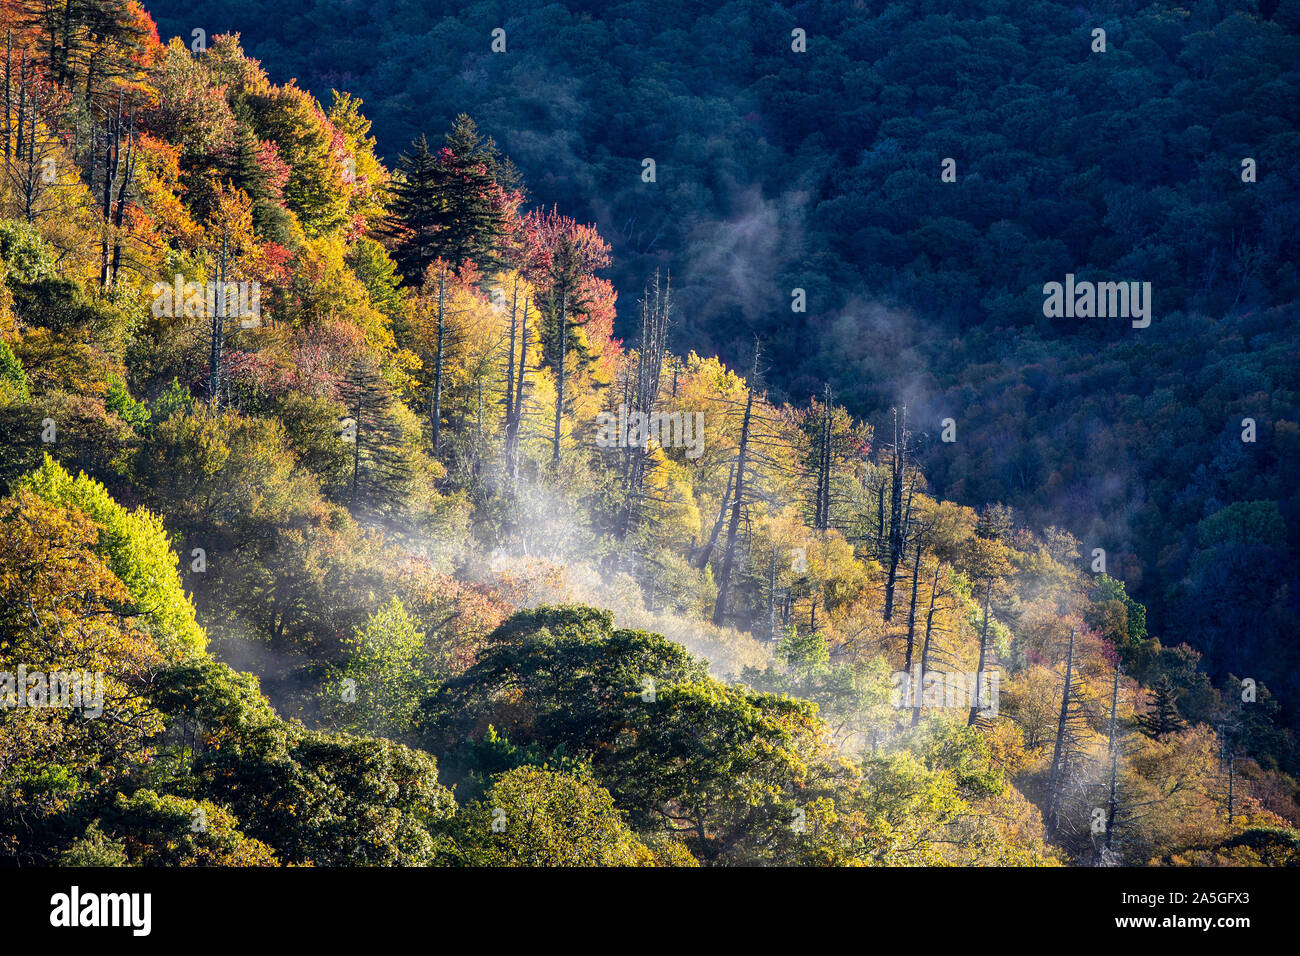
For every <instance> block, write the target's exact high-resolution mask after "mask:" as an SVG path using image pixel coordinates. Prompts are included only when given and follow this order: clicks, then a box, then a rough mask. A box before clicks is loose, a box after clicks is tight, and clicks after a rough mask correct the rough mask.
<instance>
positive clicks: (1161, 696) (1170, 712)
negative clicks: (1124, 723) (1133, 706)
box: [1138, 675, 1187, 740]
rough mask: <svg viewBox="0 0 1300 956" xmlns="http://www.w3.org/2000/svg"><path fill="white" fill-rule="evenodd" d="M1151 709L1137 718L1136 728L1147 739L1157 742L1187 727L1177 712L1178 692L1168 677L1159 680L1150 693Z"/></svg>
mask: <svg viewBox="0 0 1300 956" xmlns="http://www.w3.org/2000/svg"><path fill="white" fill-rule="evenodd" d="M1150 694H1151V709H1150V710H1149V711H1148V712H1147V713H1145V714H1142V715H1141V716H1139V717H1138V726H1140V727H1141V728H1142V732H1143V733H1145V734H1146V735H1147V736H1148V737H1151V738H1153V739H1155V740H1159V739H1160V738H1161V737H1164V736H1165V735H1166V734H1176V733H1178V732H1179V731H1181V730H1183V729H1184V728H1185V727H1186V726H1187V722H1186V721H1185V720H1183V716H1182V714H1180V713H1179V712H1178V700H1177V698H1178V691H1177V688H1175V687H1174V682H1173V681H1172V680H1170V679H1169V677H1168V675H1165V676H1163V677H1161V678H1160V680H1159V681H1158V682H1157V683H1156V685H1155V687H1154V688H1153V689H1152V690H1151V691H1150Z"/></svg>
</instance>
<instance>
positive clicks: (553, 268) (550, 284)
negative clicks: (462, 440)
mask: <svg viewBox="0 0 1300 956" xmlns="http://www.w3.org/2000/svg"><path fill="white" fill-rule="evenodd" d="M524 228H525V233H526V237H527V239H526V244H527V249H528V253H527V258H528V268H527V273H526V274H527V275H528V277H529V278H530V280H531V281H533V284H534V285H535V286H537V287H538V288H539V289H540V291H541V298H540V300H539V302H538V305H539V306H540V307H541V310H542V315H543V317H544V320H545V328H544V329H543V342H544V346H543V356H544V358H545V359H546V362H547V364H548V365H549V366H550V367H551V370H552V372H553V373H554V375H555V418H554V428H553V430H552V436H551V461H552V462H553V463H555V464H558V463H559V461H560V457H561V447H562V445H561V438H562V429H561V423H562V421H563V415H564V411H565V408H566V406H565V387H566V385H567V384H568V382H569V355H570V352H572V351H575V347H576V349H577V351H578V352H579V360H580V361H587V360H588V357H587V356H586V355H585V354H584V350H583V349H582V343H581V342H580V341H575V337H574V336H573V335H571V333H572V332H573V331H574V330H576V329H580V328H581V327H582V325H583V324H584V323H583V322H581V321H577V320H576V317H577V316H579V315H582V314H584V310H585V309H587V308H589V307H590V306H591V304H592V302H593V297H592V292H593V288H592V285H591V280H592V278H593V276H592V272H593V271H594V270H596V269H600V268H603V267H604V266H606V265H608V264H609V245H608V244H607V243H606V242H605V240H604V239H602V238H601V237H600V234H599V233H598V232H597V231H596V227H595V226H580V225H578V223H577V222H575V221H574V220H572V219H570V218H568V217H567V216H561V215H560V214H559V213H558V212H556V211H555V209H551V211H550V212H546V211H544V210H543V211H541V212H535V213H530V214H529V215H528V216H527V217H526V218H525V220H524Z"/></svg>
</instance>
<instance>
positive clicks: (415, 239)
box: [386, 136, 441, 284]
mask: <svg viewBox="0 0 1300 956" xmlns="http://www.w3.org/2000/svg"><path fill="white" fill-rule="evenodd" d="M392 194H393V195H392V202H391V203H390V204H389V216H388V219H387V222H386V231H387V233H388V236H389V237H390V239H391V240H392V248H391V250H390V251H391V253H392V257H393V261H394V262H396V263H397V268H398V269H399V270H400V271H401V273H402V275H403V276H405V278H406V281H407V282H410V283H413V284H418V283H419V282H420V279H421V278H422V277H423V276H424V271H425V269H427V268H428V267H429V265H430V263H432V262H433V261H434V260H435V259H437V258H438V255H439V250H440V248H441V247H440V244H439V238H438V228H439V223H438V213H439V205H438V204H439V199H438V161H437V159H436V158H435V157H434V155H433V153H431V152H430V151H429V144H428V142H427V141H426V140H425V138H424V137H423V136H421V137H420V138H419V139H417V140H415V141H414V142H413V143H412V144H411V151H410V152H409V153H403V154H402V156H401V158H400V160H399V162H398V167H397V175H396V176H394V177H393V185H392Z"/></svg>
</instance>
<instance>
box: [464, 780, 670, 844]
mask: <svg viewBox="0 0 1300 956" xmlns="http://www.w3.org/2000/svg"><path fill="white" fill-rule="evenodd" d="M455 830H456V855H457V857H458V860H459V861H460V862H462V863H465V864H467V865H470V866H646V865H649V864H650V863H651V861H652V859H653V857H652V855H651V852H650V850H649V849H647V848H646V847H645V846H644V845H643V844H642V843H641V841H639V840H638V839H637V838H636V836H635V835H634V834H633V833H632V831H631V830H629V829H628V827H627V824H626V823H624V822H623V819H622V814H621V813H620V812H619V810H618V808H617V807H616V806H615V804H614V798H613V797H612V796H611V795H610V793H609V791H608V790H606V789H605V788H604V787H602V786H600V785H599V784H598V783H596V781H595V780H594V779H593V778H592V776H591V773H590V771H589V770H586V771H584V770H579V771H578V772H570V773H563V772H555V771H552V770H548V769H545V768H542V767H518V768H516V769H514V770H509V771H507V772H505V773H503V774H501V776H499V777H497V779H496V780H495V781H494V782H493V784H492V786H491V788H490V789H489V790H488V791H487V793H486V794H484V796H483V798H482V799H481V800H479V801H478V802H477V803H474V804H472V805H470V806H468V807H465V808H464V809H463V810H462V811H461V812H460V813H459V814H458V815H457V818H456V824H455Z"/></svg>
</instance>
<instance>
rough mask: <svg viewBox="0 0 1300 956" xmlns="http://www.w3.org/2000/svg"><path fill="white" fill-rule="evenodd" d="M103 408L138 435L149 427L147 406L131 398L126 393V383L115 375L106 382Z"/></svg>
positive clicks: (128, 393) (129, 394)
mask: <svg viewBox="0 0 1300 956" xmlns="http://www.w3.org/2000/svg"><path fill="white" fill-rule="evenodd" d="M104 406H105V407H106V408H107V409H108V410H109V411H110V412H112V413H113V414H115V415H116V416H117V417H118V418H120V419H122V421H124V422H126V423H127V424H128V425H130V426H131V427H132V428H133V429H135V430H136V432H138V433H143V432H144V431H145V429H147V428H148V427H149V417H150V412H149V406H148V405H146V404H145V403H144V402H137V401H136V400H135V399H134V398H132V397H131V393H130V392H129V391H127V388H126V382H125V381H124V380H122V379H121V378H119V377H117V376H116V375H114V376H112V377H110V378H109V380H108V395H107V396H106V397H105V399H104Z"/></svg>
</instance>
